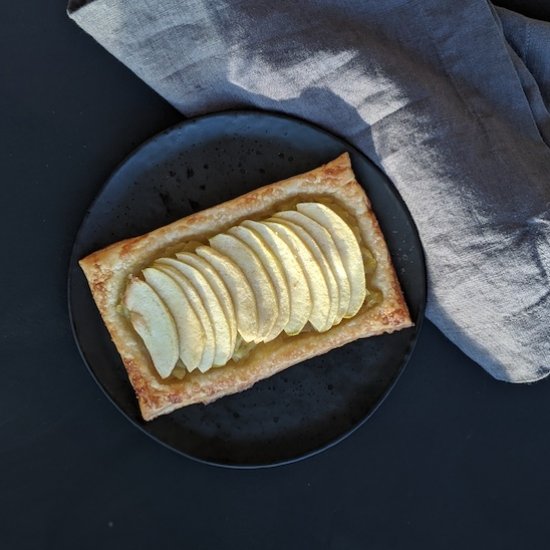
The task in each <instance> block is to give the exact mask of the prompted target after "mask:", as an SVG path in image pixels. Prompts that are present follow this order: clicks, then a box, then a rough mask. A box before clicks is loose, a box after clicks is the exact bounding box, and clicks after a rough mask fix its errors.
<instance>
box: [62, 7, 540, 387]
mask: <svg viewBox="0 0 550 550" xmlns="http://www.w3.org/2000/svg"><path fill="white" fill-rule="evenodd" d="M83 4H84V5H83ZM69 14H70V17H71V18H72V19H73V20H74V21H76V22H77V23H78V25H80V26H81V27H82V28H83V29H84V30H85V31H87V32H88V33H89V34H91V35H92V36H93V37H94V38H95V39H96V40H97V41H98V42H99V43H100V44H102V45H103V46H104V47H105V48H107V50H109V51H110V52H111V53H112V54H113V55H115V56H116V57H117V58H118V59H119V60H120V61H122V62H123V63H125V64H126V65H127V66H128V67H129V68H130V69H131V70H133V71H134V72H135V73H136V74H137V75H138V76H139V77H141V78H142V79H143V80H144V81H145V82H147V84H149V85H150V86H151V87H152V88H154V89H155V90H156V91H157V92H158V93H159V94H161V95H162V96H163V97H164V98H166V99H167V100H168V101H169V102H170V103H171V104H172V105H174V106H175V107H176V108H177V109H179V110H180V111H181V112H182V113H184V114H186V115H195V114H199V113H205V112H208V111H212V110H219V109H223V108H228V107H239V106H255V107H259V108H265V109H273V110H279V111H285V112H287V113H290V114H295V115H299V116H300V117H303V118H306V119H309V120H311V121H313V122H316V123H318V124H320V125H322V126H324V127H326V128H329V129H332V130H333V131H334V132H336V133H337V134H341V135H344V136H345V137H346V138H347V139H349V140H350V141H351V142H352V143H354V144H355V145H356V146H357V147H358V148H359V149H361V150H363V151H364V152H365V153H366V154H367V155H368V156H369V157H370V158H371V159H373V160H374V161H375V162H376V163H378V165H379V166H380V167H381V168H382V169H383V170H384V171H385V172H386V173H387V174H388V175H389V177H390V178H391V179H392V180H393V182H394V183H395V185H396V186H397V188H398V189H399V191H400V193H401V195H402V196H403V198H404V199H405V201H406V203H407V205H408V207H409V209H410V210H411V212H412V214H413V217H414V219H415V221H416V223H417V225H418V227H419V230H420V235H421V238H422V241H423V243H424V247H425V250H426V254H427V262H428V272H429V302H428V310H427V314H428V317H429V318H430V319H431V320H432V321H433V322H434V323H435V324H436V325H437V326H438V327H439V328H440V329H441V330H442V331H443V332H444V333H445V334H446V335H447V336H448V337H449V338H450V339H451V340H452V341H454V342H455V343H456V344H457V345H458V346H459V347H460V348H461V349H462V350H464V351H465V352H466V353H467V354H468V355H469V356H470V357H472V358H473V359H475V360H476V361H477V362H478V363H480V364H481V365H482V366H483V367H484V368H485V369H486V370H487V371H488V372H489V373H491V374H492V375H493V376H494V377H496V378H498V379H501V380H506V381H510V382H531V381H535V380H538V379H540V378H542V377H544V376H546V375H547V374H548V373H549V371H550V323H549V318H550V278H549V272H550V214H549V212H550V182H549V176H550V150H549V147H548V145H549V144H550V114H549V112H548V106H549V105H550V25H548V24H546V23H542V22H537V21H533V20H530V19H527V18H524V17H522V16H519V15H517V14H514V13H512V12H509V11H506V10H502V9H496V8H494V7H493V6H492V5H491V4H489V3H488V2H486V1H485V0H461V1H460V2H456V1H455V0H424V1H422V0H420V1H419V0H416V1H415V0H384V2H379V1H376V0H357V1H351V0H341V1H334V0H332V1H329V0H311V1H304V2H302V1H300V2H298V1H296V0H279V1H278V2H267V1H264V0H244V1H237V0H233V1H231V0H224V1H221V0H220V1H209V0H192V1H186V2H182V1H181V0H154V1H152V0H93V1H92V2H90V3H87V4H86V3H85V2H83V1H82V0H80V1H78V2H76V1H74V0H73V1H72V2H71V3H70V4H69Z"/></svg>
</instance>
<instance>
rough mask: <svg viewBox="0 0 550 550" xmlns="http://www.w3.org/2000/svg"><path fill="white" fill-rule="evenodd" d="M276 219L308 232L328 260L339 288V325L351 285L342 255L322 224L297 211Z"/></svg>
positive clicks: (288, 212) (337, 317) (278, 216)
mask: <svg viewBox="0 0 550 550" xmlns="http://www.w3.org/2000/svg"><path fill="white" fill-rule="evenodd" d="M275 217H276V218H279V219H283V220H287V221H289V222H292V223H295V224H296V225H299V226H300V227H302V228H303V229H304V230H305V231H307V232H308V233H309V235H310V236H311V238H312V239H313V240H314V241H315V242H316V243H317V246H318V247H319V248H320V250H321V252H322V253H323V255H324V256H325V258H326V259H327V261H328V264H329V266H330V269H331V271H332V274H333V275H334V279H335V281H336V284H337V286H338V298H339V300H338V309H337V313H336V323H339V322H340V321H341V320H342V319H343V317H344V315H346V313H347V312H348V309H349V302H350V284H349V280H348V274H347V272H346V270H345V269H344V266H343V264H342V259H341V258H340V254H339V252H338V249H337V248H336V245H335V244H334V240H333V238H332V237H331V235H330V233H329V232H328V231H327V230H326V229H325V228H324V227H323V226H322V225H321V224H319V223H317V222H316V221H315V220H312V219H311V218H309V217H308V216H306V215H304V214H302V213H301V212H296V210H287V211H285V212H278V213H277V214H276V215H275Z"/></svg>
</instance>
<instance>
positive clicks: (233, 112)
mask: <svg viewBox="0 0 550 550" xmlns="http://www.w3.org/2000/svg"><path fill="white" fill-rule="evenodd" d="M241 115H258V116H269V117H275V118H281V119H284V120H287V121H292V122H298V123H300V124H302V125H305V126H309V127H310V128H313V129H314V130H317V131H321V132H323V133H325V134H327V135H328V136H330V137H332V138H336V139H337V140H339V141H341V142H343V143H344V144H345V145H346V147H348V148H349V149H350V150H352V151H353V152H355V153H356V154H358V155H360V156H361V157H363V158H364V159H365V160H366V161H367V162H368V163H369V164H370V165H371V167H372V168H373V169H374V170H376V171H377V172H378V173H379V174H380V176H382V178H383V179H384V180H386V184H387V185H388V187H389V189H390V191H391V193H392V194H393V195H394V197H395V199H397V201H398V202H399V203H400V206H401V207H402V208H403V210H404V211H405V213H406V215H407V217H408V218H409V222H411V225H412V228H413V230H414V237H415V239H416V241H417V242H418V252H419V255H420V260H421V262H420V264H421V265H420V267H421V270H422V274H423V284H422V288H421V292H422V297H421V300H420V304H419V310H418V316H417V317H418V318H417V320H416V322H415V324H414V329H415V332H414V335H413V337H412V338H411V341H410V342H409V345H408V347H407V349H406V351H405V353H404V355H403V358H402V360H401V365H400V367H399V370H398V372H397V374H396V375H395V377H394V378H393V380H392V381H391V382H390V383H389V384H388V385H387V386H386V388H384V391H383V393H382V395H381V396H380V398H379V399H378V400H377V401H376V403H375V404H374V406H373V407H372V409H371V410H370V411H369V412H368V413H367V414H366V415H365V416H363V417H362V418H361V419H360V420H358V421H357V422H356V423H355V424H354V425H353V426H352V427H351V428H349V429H348V430H346V431H344V432H342V433H341V434H340V435H338V436H336V437H335V438H334V439H332V440H330V441H329V442H327V443H325V444H323V445H321V446H320V447H318V448H316V449H312V450H311V451H307V452H305V453H302V454H299V455H296V456H293V457H291V458H286V459H282V460H278V461H274V462H266V463H249V464H238V463H227V462H221V461H219V462H217V461H214V460H209V459H205V458H201V457H198V456H195V455H193V454H190V453H187V452H185V451H182V450H181V449H178V448H176V447H173V446H172V445H170V444H169V443H167V442H165V441H163V440H162V439H160V438H159V437H157V436H156V435H154V434H153V433H151V432H150V431H149V430H147V429H146V428H147V424H146V423H145V422H144V421H142V422H141V423H140V422H138V421H136V420H135V419H133V418H131V417H130V416H129V415H128V414H127V413H126V412H125V411H124V410H123V409H122V407H121V406H120V405H119V404H118V403H117V402H116V401H115V398H114V397H113V396H112V395H111V394H110V393H109V391H108V390H107V388H106V387H105V386H104V385H103V383H102V382H101V380H100V379H99V378H98V376H97V375H96V374H95V372H94V370H93V368H92V366H91V365H90V363H89V361H88V359H87V357H86V355H85V354H84V351H83V349H82V347H81V345H80V341H79V338H78V334H77V328H76V325H75V318H74V314H73V308H72V300H71V297H72V291H71V286H72V280H73V272H74V271H75V268H78V258H77V257H76V248H77V243H78V240H79V236H80V233H81V231H82V229H83V227H84V225H85V223H86V221H87V220H88V218H89V217H90V215H91V211H92V210H93V208H94V206H95V204H96V202H98V201H99V199H100V197H101V196H102V195H103V193H104V191H105V190H106V189H107V187H108V186H109V184H110V183H111V181H112V180H113V179H114V178H115V176H116V175H117V174H118V173H119V171H120V170H121V169H122V168H123V167H124V166H125V165H126V163H127V162H128V161H129V160H130V159H131V158H133V157H134V156H135V155H137V154H138V153H139V152H140V151H141V150H142V149H145V148H146V147H147V146H148V145H149V144H150V143H151V142H153V141H155V140H157V139H158V138H160V137H161V136H163V135H165V134H169V133H171V132H173V131H176V130H178V129H180V128H182V127H184V126H188V125H191V124H194V123H196V122H199V121H202V120H204V119H210V118H216V117H223V116H241ZM427 292H428V281H427V266H426V255H425V252H424V247H423V245H422V240H421V238H420V234H419V231H418V227H417V226H416V223H415V221H414V218H413V217H412V214H411V212H410V210H409V208H408V207H407V204H406V203H405V201H404V200H403V198H402V197H401V195H400V193H399V191H398V190H397V188H396V187H395V185H394V183H393V182H392V181H391V179H390V178H389V176H388V175H387V174H385V173H384V172H383V171H382V170H381V169H380V168H379V167H378V166H377V165H376V163H375V162H374V161H372V159H370V158H369V157H368V155H366V154H365V153H363V152H362V151H361V150H360V149H358V148H357V147H356V146H354V145H352V144H351V143H350V142H349V141H348V140H347V139H346V138H345V137H342V136H340V135H338V134H336V133H335V132H333V131H331V130H328V129H326V128H324V127H323V126H321V125H319V124H317V123H314V122H311V121H309V120H306V119H304V118H301V117H298V116H295V115H289V114H287V113H284V112H281V111H275V110H266V109H265V110H264V109H256V108H242V109H223V110H218V111H213V112H210V113H207V114H203V115H196V116H193V117H189V118H185V119H183V120H180V121H179V122H177V123H176V124H173V125H171V126H169V127H167V128H165V129H164V130H161V131H160V132H157V133H156V134H153V135H152V136H150V137H149V138H147V139H146V140H145V141H143V142H142V143H141V144H139V145H138V146H137V147H135V148H134V149H132V150H131V151H130V152H129V153H128V154H127V155H126V156H124V158H123V159H122V160H121V161H119V162H118V163H117V165H116V166H115V167H114V169H113V170H111V171H110V172H109V175H108V176H107V178H106V179H105V181H104V182H103V183H102V184H101V185H100V186H99V188H98V189H97V190H96V192H95V194H94V197H93V199H92V201H91V202H90V204H89V205H88V206H87V208H86V210H85V211H84V215H83V217H82V219H81V221H80V223H79V225H78V229H77V230H76V232H75V234H74V238H73V244H72V246H71V253H70V256H69V262H68V269H67V309H68V313H69V324H70V327H71V333H72V335H73V339H74V341H75V344H76V347H77V349H78V353H79V355H80V357H81V359H82V361H83V363H84V365H85V366H86V368H87V370H88V372H89V373H90V375H91V377H92V379H93V380H94V381H95V383H96V384H97V385H98V386H99V388H100V389H101V391H102V392H103V394H104V395H105V396H106V397H107V398H108V400H109V401H110V402H111V403H112V404H113V405H114V406H115V408H116V409H117V410H118V411H119V413H120V414H122V415H123V416H124V418H125V419H126V420H128V421H129V422H130V423H131V424H132V425H133V426H134V427H136V428H138V429H139V430H140V431H141V432H142V433H145V434H146V435H147V436H149V437H150V438H151V439H152V440H153V441H155V442H157V443H160V444H161V445H162V446H163V447H165V448H167V449H169V450H171V451H172V452H175V453H177V454H179V455H181V456H184V457H186V458H188V459H191V460H193V461H195V462H198V463H201V464H208V465H210V466H216V467H219V468H229V469H232V470H258V469H266V468H275V467H278V466H286V465H289V464H294V463H296V462H301V461H303V460H306V459H308V458H311V457H314V456H316V455H318V454H321V453H323V452H324V451H327V450H328V449H331V448H332V447H334V446H336V445H338V444H339V443H341V442H342V441H343V440H345V439H347V438H348V437H349V436H350V435H352V434H353V433H354V432H356V431H357V430H358V429H359V428H361V427H362V426H363V425H364V424H365V423H366V422H367V421H368V420H369V419H370V418H371V417H372V416H373V415H374V414H375V413H376V411H377V410H378V408H379V407H380V406H381V405H382V403H383V402H384V401H385V400H386V399H387V397H388V395H389V394H390V393H391V392H392V390H393V388H394V387H395V385H396V384H397V382H398V381H399V379H400V378H401V376H402V375H403V372H404V371H405V369H406V367H407V365H408V364H409V361H410V359H411V356H412V354H413V352H414V349H415V348H416V344H417V342H418V338H419V335H420V333H421V330H422V326H423V323H424V317H425V310H426V302H427Z"/></svg>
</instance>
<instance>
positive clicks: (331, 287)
mask: <svg viewBox="0 0 550 550" xmlns="http://www.w3.org/2000/svg"><path fill="white" fill-rule="evenodd" d="M270 219H271V220H274V221H276V222H277V223H281V224H283V225H286V226H287V227H289V228H290V229H291V230H292V231H293V232H294V233H295V234H296V235H297V236H298V238H299V239H300V240H301V241H302V242H303V243H304V244H305V245H306V247H307V248H308V249H309V250H310V252H311V253H312V254H313V257H314V258H315V262H316V263H317V265H318V266H319V267H320V268H321V273H322V274H323V277H324V279H325V281H326V283H327V288H328V295H329V298H330V309H329V314H328V319H327V322H328V323H330V327H332V326H333V325H334V324H335V323H336V320H337V314H338V306H339V304H340V292H339V290H338V284H337V283H336V279H335V278H334V274H333V273H332V270H331V269H330V265H329V263H328V260H327V258H326V257H325V255H324V254H323V251H322V250H321V249H320V248H319V245H318V244H317V243H316V242H315V240H314V239H313V238H312V237H311V235H310V234H309V233H308V232H307V231H306V230H305V229H304V228H303V227H301V226H299V225H297V224H295V223H294V222H291V221H288V220H285V219H284V218H277V217H276V216H274V217H273V218H270ZM330 327H329V328H330Z"/></svg>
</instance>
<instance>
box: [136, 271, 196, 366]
mask: <svg viewBox="0 0 550 550" xmlns="http://www.w3.org/2000/svg"><path fill="white" fill-rule="evenodd" d="M143 277H144V278H145V281H146V282H147V284H148V285H149V286H150V287H151V288H152V289H153V290H154V291H155V292H156V293H157V294H158V295H159V296H160V298H161V299H162V301H163V302H164V304H165V305H166V307H167V308H168V311H170V314H171V315H172V317H173V319H174V321H175V323H176V330H177V333H178V338H179V351H178V355H179V357H180V359H181V361H182V363H183V364H184V365H185V368H186V369H187V370H188V371H189V372H193V371H194V370H195V369H196V368H198V366H199V365H200V361H201V357H202V355H203V350H204V346H205V333H204V329H203V328H202V325H201V323H200V321H199V318H198V317H197V314H196V313H195V311H194V310H193V307H192V306H191V303H190V302H189V300H188V298H187V295H186V294H185V293H184V292H183V290H182V289H181V288H180V286H179V285H178V284H177V283H176V282H175V281H174V280H173V279H172V277H170V276H169V275H167V274H166V273H164V272H162V271H161V270H159V269H155V268H154V267H149V268H147V269H144V270H143Z"/></svg>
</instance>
